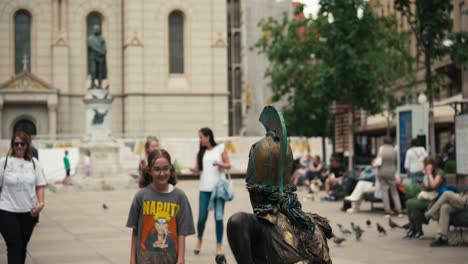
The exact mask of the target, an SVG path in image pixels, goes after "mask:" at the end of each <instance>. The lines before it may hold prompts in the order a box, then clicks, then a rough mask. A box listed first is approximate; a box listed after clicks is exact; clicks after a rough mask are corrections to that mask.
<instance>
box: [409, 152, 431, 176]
mask: <svg viewBox="0 0 468 264" xmlns="http://www.w3.org/2000/svg"><path fill="white" fill-rule="evenodd" d="M425 157H427V152H426V150H425V149H424V148H423V147H411V148H409V149H408V150H407V151H406V156H405V169H409V171H410V172H411V173H414V172H418V171H419V169H418V166H419V165H418V163H420V162H422V161H423V160H424V158H425Z"/></svg>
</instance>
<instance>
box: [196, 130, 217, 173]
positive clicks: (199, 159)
mask: <svg viewBox="0 0 468 264" xmlns="http://www.w3.org/2000/svg"><path fill="white" fill-rule="evenodd" d="M198 132H200V133H202V134H203V136H205V137H209V138H210V144H211V146H212V147H214V146H216V145H218V144H217V143H216V141H215V140H214V135H213V131H212V130H211V129H210V128H208V127H203V128H201V129H200V130H198ZM205 152H206V147H205V146H202V144H200V148H199V149H198V154H197V164H198V170H199V171H202V170H203V156H205Z"/></svg>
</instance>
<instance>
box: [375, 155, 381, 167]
mask: <svg viewBox="0 0 468 264" xmlns="http://www.w3.org/2000/svg"><path fill="white" fill-rule="evenodd" d="M374 166H375V167H380V166H382V157H377V158H375V162H374Z"/></svg>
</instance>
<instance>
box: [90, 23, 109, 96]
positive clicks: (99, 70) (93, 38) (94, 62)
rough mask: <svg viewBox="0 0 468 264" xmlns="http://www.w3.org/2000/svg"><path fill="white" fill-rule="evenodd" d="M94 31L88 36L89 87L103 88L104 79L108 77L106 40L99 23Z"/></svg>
mask: <svg viewBox="0 0 468 264" xmlns="http://www.w3.org/2000/svg"><path fill="white" fill-rule="evenodd" d="M93 31H94V32H93V34H92V35H90V36H89V37H88V74H89V75H91V84H90V86H89V89H94V88H97V89H102V80H103V79H106V78H107V63H106V41H105V40H104V38H103V37H102V35H101V28H100V27H99V26H98V25H95V26H94V28H93ZM96 80H97V82H98V84H97V86H96Z"/></svg>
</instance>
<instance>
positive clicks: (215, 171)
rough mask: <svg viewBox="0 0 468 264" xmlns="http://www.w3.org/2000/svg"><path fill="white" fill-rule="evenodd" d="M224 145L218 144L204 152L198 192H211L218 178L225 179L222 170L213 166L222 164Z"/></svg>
mask: <svg viewBox="0 0 468 264" xmlns="http://www.w3.org/2000/svg"><path fill="white" fill-rule="evenodd" d="M223 152H224V144H218V145H216V146H215V147H214V148H212V149H210V150H208V149H207V150H206V151H205V155H204V156H203V170H202V172H201V175H200V191H202V192H212V191H213V190H214V188H215V186H216V183H218V180H219V179H220V178H223V179H225V178H226V174H225V172H224V169H222V168H220V167H218V166H213V163H215V162H217V163H222V162H223V157H222V154H223Z"/></svg>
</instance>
